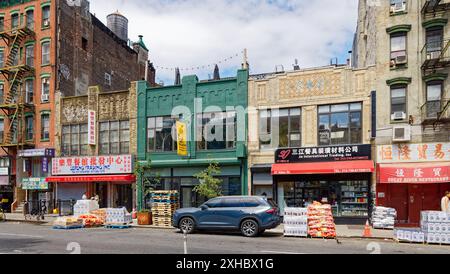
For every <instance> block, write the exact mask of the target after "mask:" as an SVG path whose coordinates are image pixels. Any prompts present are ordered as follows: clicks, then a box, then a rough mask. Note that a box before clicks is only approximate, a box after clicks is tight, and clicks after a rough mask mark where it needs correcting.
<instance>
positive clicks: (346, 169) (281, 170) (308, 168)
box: [272, 160, 375, 175]
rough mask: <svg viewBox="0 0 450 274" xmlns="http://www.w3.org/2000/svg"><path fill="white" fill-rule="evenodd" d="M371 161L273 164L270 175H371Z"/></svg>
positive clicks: (372, 164) (372, 169)
mask: <svg viewBox="0 0 450 274" xmlns="http://www.w3.org/2000/svg"><path fill="white" fill-rule="evenodd" d="M374 166H375V165H374V163H373V161H368V160H367V161H342V162H339V161H337V162H322V163H299V164H274V165H273V166H272V175H291V174H335V173H372V172H374V170H375V169H374Z"/></svg>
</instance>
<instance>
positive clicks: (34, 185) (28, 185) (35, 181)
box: [22, 178, 48, 190]
mask: <svg viewBox="0 0 450 274" xmlns="http://www.w3.org/2000/svg"><path fill="white" fill-rule="evenodd" d="M22 189H24V190H48V183H47V182H46V181H45V178H23V179H22Z"/></svg>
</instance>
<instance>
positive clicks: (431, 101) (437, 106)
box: [426, 81, 442, 118]
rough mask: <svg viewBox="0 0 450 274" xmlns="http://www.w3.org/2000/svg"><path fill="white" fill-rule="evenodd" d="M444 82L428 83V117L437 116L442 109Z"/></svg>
mask: <svg viewBox="0 0 450 274" xmlns="http://www.w3.org/2000/svg"><path fill="white" fill-rule="evenodd" d="M441 99H442V82H441V81H435V82H434V81H433V82H430V83H428V84H427V103H426V106H427V118H437V117H438V113H439V112H440V111H441Z"/></svg>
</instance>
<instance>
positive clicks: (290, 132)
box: [259, 108, 301, 149]
mask: <svg viewBox="0 0 450 274" xmlns="http://www.w3.org/2000/svg"><path fill="white" fill-rule="evenodd" d="M259 138H260V147H261V149H270V148H278V147H280V148H284V147H300V146H301V109H300V108H290V109H280V110H276V109H273V110H262V111H260V113H259Z"/></svg>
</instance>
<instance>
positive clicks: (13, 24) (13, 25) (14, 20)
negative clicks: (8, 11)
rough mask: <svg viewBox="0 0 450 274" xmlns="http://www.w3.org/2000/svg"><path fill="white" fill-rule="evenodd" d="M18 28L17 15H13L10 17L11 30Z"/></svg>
mask: <svg viewBox="0 0 450 274" xmlns="http://www.w3.org/2000/svg"><path fill="white" fill-rule="evenodd" d="M18 27H19V14H18V13H15V14H13V15H11V28H12V29H17V28H18Z"/></svg>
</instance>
